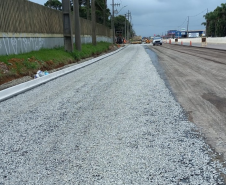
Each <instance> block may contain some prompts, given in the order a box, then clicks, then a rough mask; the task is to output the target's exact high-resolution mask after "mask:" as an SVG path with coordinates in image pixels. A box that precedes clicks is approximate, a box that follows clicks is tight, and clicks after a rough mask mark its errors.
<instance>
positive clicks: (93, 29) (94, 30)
mask: <svg viewBox="0 0 226 185" xmlns="http://www.w3.org/2000/svg"><path fill="white" fill-rule="evenodd" d="M91 11H92V44H93V45H94V46H96V45H97V39H96V8H95V0H91Z"/></svg>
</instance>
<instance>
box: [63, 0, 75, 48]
mask: <svg viewBox="0 0 226 185" xmlns="http://www.w3.org/2000/svg"><path fill="white" fill-rule="evenodd" d="M62 11H63V33H64V49H65V51H68V52H72V51H73V33H72V27H71V3H70V0H62Z"/></svg>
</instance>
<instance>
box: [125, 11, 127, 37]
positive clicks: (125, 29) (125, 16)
mask: <svg viewBox="0 0 226 185" xmlns="http://www.w3.org/2000/svg"><path fill="white" fill-rule="evenodd" d="M125 39H126V40H127V38H126V14H125Z"/></svg>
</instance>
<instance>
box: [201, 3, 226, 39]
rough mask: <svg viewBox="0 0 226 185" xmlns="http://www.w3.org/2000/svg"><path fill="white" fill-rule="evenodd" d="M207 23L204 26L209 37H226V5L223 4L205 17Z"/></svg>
mask: <svg viewBox="0 0 226 185" xmlns="http://www.w3.org/2000/svg"><path fill="white" fill-rule="evenodd" d="M204 18H205V19H206V22H203V23H202V25H204V26H206V36H207V37H210V36H212V37H224V36H226V3H222V4H221V6H218V7H217V8H216V9H215V10H214V11H212V12H208V13H206V15H204Z"/></svg>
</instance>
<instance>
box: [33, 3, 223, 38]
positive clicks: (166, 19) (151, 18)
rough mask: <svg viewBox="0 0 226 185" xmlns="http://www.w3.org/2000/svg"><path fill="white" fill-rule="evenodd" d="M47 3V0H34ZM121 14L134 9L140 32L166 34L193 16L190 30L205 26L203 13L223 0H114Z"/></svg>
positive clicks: (201, 28)
mask: <svg viewBox="0 0 226 185" xmlns="http://www.w3.org/2000/svg"><path fill="white" fill-rule="evenodd" d="M30 1H32V2H35V3H38V4H41V5H44V3H45V2H46V1H47V0H30ZM114 3H117V4H120V6H115V9H117V10H118V12H119V13H118V14H117V15H125V14H126V13H128V11H130V12H131V16H132V25H133V28H134V30H135V32H136V34H137V35H141V36H153V35H154V34H156V35H157V34H160V35H162V34H163V35H164V34H165V33H166V32H167V30H171V29H173V30H174V29H176V30H178V29H181V28H185V29H186V30H187V20H188V16H189V26H188V28H189V30H204V29H205V28H204V26H202V25H201V23H202V22H204V21H205V20H204V18H203V15H205V14H206V13H207V11H209V12H210V11H213V10H214V9H215V8H216V7H217V6H221V3H226V1H223V0H114ZM111 4H112V0H108V8H109V9H110V10H112V6H111Z"/></svg>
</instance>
